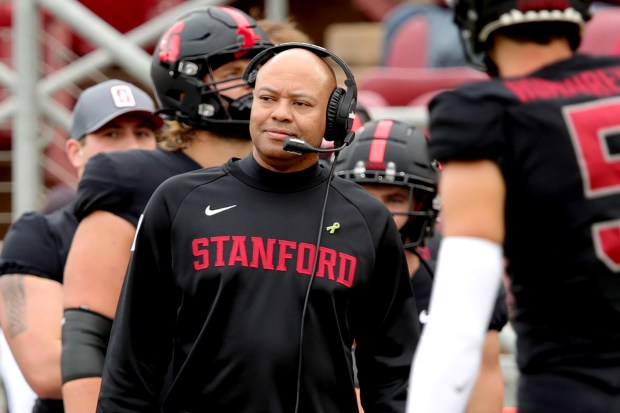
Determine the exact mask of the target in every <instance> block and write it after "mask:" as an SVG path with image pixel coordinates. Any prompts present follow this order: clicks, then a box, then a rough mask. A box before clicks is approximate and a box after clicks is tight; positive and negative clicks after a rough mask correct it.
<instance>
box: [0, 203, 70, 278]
mask: <svg viewBox="0 0 620 413" xmlns="http://www.w3.org/2000/svg"><path fill="white" fill-rule="evenodd" d="M74 208H75V202H74V201H72V202H70V203H69V204H67V205H65V206H64V207H62V208H60V209H58V210H56V211H54V212H52V213H49V214H42V213H40V212H28V213H26V214H23V215H22V216H21V217H20V218H19V219H18V220H17V221H15V222H14V223H13V224H11V227H10V228H9V231H8V232H7V234H6V236H5V237H4V244H3V246H2V252H1V253H0V276H1V275H5V274H28V275H35V276H38V277H42V278H47V279H50V280H52V281H57V282H59V283H62V279H63V272H64V268H65V262H66V261H67V255H68V254H69V248H70V247H71V240H72V239H73V234H75V230H76V228H77V225H78V222H77V219H76V218H75V214H74Z"/></svg>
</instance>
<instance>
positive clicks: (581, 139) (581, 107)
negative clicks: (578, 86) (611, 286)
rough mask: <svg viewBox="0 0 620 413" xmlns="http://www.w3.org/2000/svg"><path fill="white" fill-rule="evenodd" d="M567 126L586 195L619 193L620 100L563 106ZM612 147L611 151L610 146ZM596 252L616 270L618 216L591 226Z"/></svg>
mask: <svg viewBox="0 0 620 413" xmlns="http://www.w3.org/2000/svg"><path fill="white" fill-rule="evenodd" d="M564 119H565V121H566V123H567V125H568V129H569V133H570V135H571V138H572V140H573V146H574V147H575V152H576V154H577V161H578V162H579V168H580V170H581V177H582V181H583V186H584V188H583V190H584V195H585V197H586V198H590V199H591V198H598V197H601V196H605V195H610V194H614V193H620V99H618V98H611V99H601V100H597V101H595V102H588V103H582V104H576V105H570V106H566V107H565V108H564ZM614 147H615V150H614V149H613V148H614ZM592 239H593V241H594V246H595V249H596V254H597V256H598V257H599V259H601V260H602V261H603V262H604V263H605V264H606V265H607V266H608V267H609V268H610V269H611V270H612V271H615V272H620V219H615V220H611V221H604V222H598V223H596V224H594V225H593V226H592Z"/></svg>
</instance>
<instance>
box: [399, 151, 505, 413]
mask: <svg viewBox="0 0 620 413" xmlns="http://www.w3.org/2000/svg"><path fill="white" fill-rule="evenodd" d="M439 194H440V196H441V199H442V217H443V218H442V225H443V233H444V239H443V241H442V244H441V247H440V251H439V257H438V263H437V272H436V277H435V282H434V286H433V292H432V295H431V303H430V309H429V310H430V311H429V313H430V319H429V321H428V323H427V324H426V327H425V329H424V334H423V335H422V338H421V340H420V344H419V346H418V349H417V351H416V355H415V358H414V363H413V366H412V374H411V380H410V387H409V394H408V402H407V411H408V412H410V413H413V412H415V413H428V412H433V413H439V412H442V413H444V412H445V413H453V412H458V411H464V410H465V408H466V405H467V402H468V399H469V396H470V394H471V391H472V388H473V386H474V383H475V381H476V378H477V375H478V371H479V368H480V363H481V357H482V347H483V342H484V337H485V333H486V332H487V328H488V325H489V321H490V319H491V312H492V309H493V306H494V303H495V298H496V296H497V291H498V288H499V285H500V282H501V276H502V271H503V257H502V255H503V252H502V244H503V241H504V203H505V185H504V181H503V177H502V174H501V171H500V170H499V167H498V166H497V164H495V163H494V162H491V161H486V160H482V161H450V162H447V163H446V164H445V165H444V168H443V171H442V176H441V178H440V182H439Z"/></svg>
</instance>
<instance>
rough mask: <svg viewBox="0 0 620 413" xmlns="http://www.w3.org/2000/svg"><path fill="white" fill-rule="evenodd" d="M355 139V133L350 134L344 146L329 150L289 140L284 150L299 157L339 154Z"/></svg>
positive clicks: (302, 141) (297, 140) (301, 141)
mask: <svg viewBox="0 0 620 413" xmlns="http://www.w3.org/2000/svg"><path fill="white" fill-rule="evenodd" d="M354 138H355V133H354V132H349V133H348V134H347V137H346V138H345V139H344V144H342V145H341V146H338V147H337V148H329V149H322V148H316V147H314V146H312V145H310V144H309V143H308V142H306V141H304V140H302V139H296V138H289V139H287V140H286V142H285V143H284V147H283V148H282V149H284V150H285V151H286V152H290V153H294V154H297V155H305V154H307V153H331V152H339V151H341V150H343V149H344V148H346V147H347V146H349V145H350V144H351V142H353V139H354Z"/></svg>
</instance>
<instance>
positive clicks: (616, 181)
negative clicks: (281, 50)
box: [408, 0, 620, 413]
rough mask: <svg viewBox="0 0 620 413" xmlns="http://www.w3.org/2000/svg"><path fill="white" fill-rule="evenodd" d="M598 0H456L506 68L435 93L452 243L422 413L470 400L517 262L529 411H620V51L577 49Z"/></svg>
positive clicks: (424, 348) (425, 358) (474, 44)
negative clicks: (500, 294)
mask: <svg viewBox="0 0 620 413" xmlns="http://www.w3.org/2000/svg"><path fill="white" fill-rule="evenodd" d="M589 7H590V2H589V1H584V0H563V1H557V0H519V1H515V0H494V1H490V0H481V1H479V0H457V1H456V2H455V4H454V13H455V21H456V24H457V25H458V26H459V28H460V30H461V32H462V34H463V39H464V45H466V46H467V51H468V54H469V56H470V61H471V62H472V64H475V65H476V66H477V67H479V68H481V69H483V70H485V71H486V72H487V73H488V74H489V75H490V76H491V77H492V79H491V80H488V81H482V82H476V83H472V84H468V85H463V86H460V87H458V88H457V89H455V90H453V91H448V92H444V93H441V94H439V95H438V96H436V97H435V99H434V100H433V101H432V102H431V104H430V142H429V145H430V146H429V152H430V155H431V157H432V158H434V159H438V160H439V161H440V162H442V165H443V170H442V175H441V179H440V184H439V194H440V196H441V199H442V229H443V234H444V239H443V241H442V244H441V247H440V251H439V258H438V264H437V277H436V281H435V285H434V290H433V296H432V298H431V305H430V308H431V313H432V317H431V318H430V320H429V322H428V323H427V325H426V327H425V332H424V335H423V337H422V340H421V343H420V346H419V348H418V350H417V352H416V356H415V360H414V364H413V369H412V376H411V382H410V388H409V396H408V412H411V413H413V412H415V413H428V412H458V411H463V409H464V408H465V405H466V403H467V399H468V397H469V395H470V393H471V390H472V388H473V385H474V383H475V378H476V376H477V371H478V368H479V366H480V361H479V360H480V355H481V352H480V348H481V346H482V343H483V340H484V333H485V331H486V327H487V323H488V319H489V317H490V314H491V309H492V307H493V302H494V300H493V298H494V295H495V292H496V291H497V286H498V284H499V283H500V280H501V275H502V272H503V270H504V258H505V260H506V262H507V269H506V271H507V273H508V275H509V277H510V279H511V285H512V292H513V294H514V298H515V300H516V304H515V305H516V308H515V313H514V327H515V331H516V333H517V363H518V367H519V370H520V379H519V388H518V396H517V399H518V400H517V403H518V409H519V413H538V412H541V413H542V412H550V411H554V412H563V413H573V412H574V413H576V412H592V413H598V412H600V413H602V412H615V411H620V380H619V378H620V274H619V272H620V236H619V235H618V234H620V227H619V222H620V208H619V207H618V206H619V205H620V173H619V171H620V169H619V163H618V156H617V154H618V144H617V143H618V136H619V135H618V131H619V130H620V58H618V57H594V56H588V55H582V54H578V53H576V50H577V48H578V46H579V43H580V40H581V36H582V33H583V30H584V27H585V25H586V22H587V21H588V19H589V18H590V13H589Z"/></svg>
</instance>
